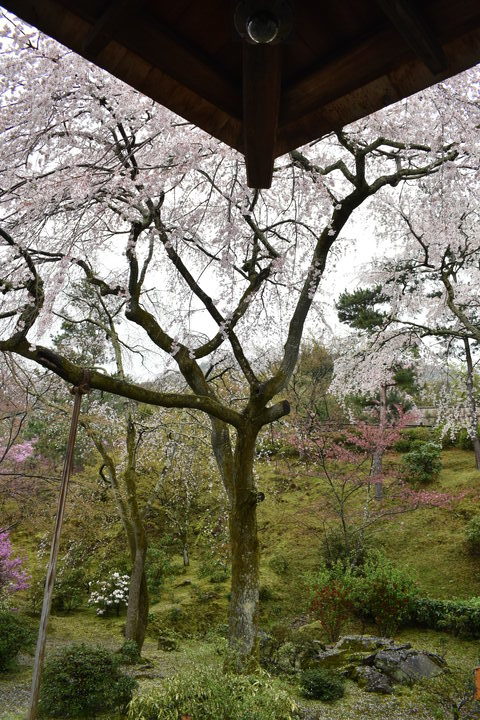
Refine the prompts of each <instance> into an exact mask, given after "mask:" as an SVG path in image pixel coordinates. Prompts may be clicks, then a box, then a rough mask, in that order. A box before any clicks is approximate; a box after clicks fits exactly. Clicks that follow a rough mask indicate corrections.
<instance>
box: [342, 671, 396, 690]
mask: <svg viewBox="0 0 480 720" xmlns="http://www.w3.org/2000/svg"><path fill="white" fill-rule="evenodd" d="M352 679H353V680H356V681H357V683H358V684H359V685H360V687H361V688H363V689H364V690H365V691H366V692H373V693H379V694H380V695H391V694H392V693H393V687H392V684H391V681H390V680H389V679H388V678H387V677H386V676H385V675H383V674H382V673H381V672H379V671H378V670H375V668H373V667H368V665H367V666H360V667H356V668H355V669H354V671H353V673H352Z"/></svg>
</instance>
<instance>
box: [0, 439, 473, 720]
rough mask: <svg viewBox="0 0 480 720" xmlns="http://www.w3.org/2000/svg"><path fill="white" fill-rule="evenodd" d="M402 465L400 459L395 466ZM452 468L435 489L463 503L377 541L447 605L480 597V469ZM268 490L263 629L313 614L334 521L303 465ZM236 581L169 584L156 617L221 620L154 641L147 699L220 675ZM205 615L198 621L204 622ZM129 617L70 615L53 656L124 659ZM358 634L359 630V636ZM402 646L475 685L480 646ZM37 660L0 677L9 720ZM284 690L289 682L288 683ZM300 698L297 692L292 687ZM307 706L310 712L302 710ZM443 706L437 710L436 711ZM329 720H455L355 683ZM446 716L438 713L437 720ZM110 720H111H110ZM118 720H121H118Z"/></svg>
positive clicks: (55, 625) (451, 454)
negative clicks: (182, 681) (469, 545)
mask: <svg viewBox="0 0 480 720" xmlns="http://www.w3.org/2000/svg"><path fill="white" fill-rule="evenodd" d="M391 461H392V462H397V461H398V458H391ZM443 463H444V468H443V471H442V474H441V477H440V479H439V480H438V481H437V482H436V483H435V484H433V485H432V486H431V489H432V490H437V491H442V492H448V493H452V494H453V495H455V496H461V497H460V499H459V500H457V501H455V502H453V503H452V505H451V506H450V507H448V508H442V509H438V508H436V509H427V508H424V509H418V510H416V511H414V512H409V513H406V514H402V515H399V516H396V517H394V518H391V519H390V520H389V521H388V523H386V524H385V525H383V526H382V527H381V528H380V529H379V530H378V531H377V532H376V534H375V544H376V545H378V547H380V548H382V549H383V551H384V552H385V554H386V555H387V556H388V557H390V558H391V559H392V560H394V561H395V563H396V564H397V565H399V566H401V567H403V568H405V569H408V570H409V572H410V573H411V575H412V576H413V577H414V578H415V580H416V581H417V583H418V585H419V588H420V590H421V592H422V593H423V594H425V595H430V596H432V597H440V598H452V597H471V596H477V595H478V596H480V573H479V566H480V559H477V558H472V557H471V556H469V555H468V554H467V552H466V549H465V546H464V528H465V525H466V522H467V521H468V519H469V518H470V517H471V516H472V515H474V514H476V513H477V512H480V503H479V500H480V473H478V472H477V471H476V470H475V469H474V465H473V454H472V453H470V452H466V451H461V450H448V451H446V452H444V453H443ZM258 475H259V486H260V489H261V490H262V491H264V492H265V496H266V498H265V501H264V502H263V503H261V504H260V506H259V532H260V542H261V548H262V570H261V584H262V588H263V589H262V595H263V597H264V602H263V607H262V618H261V624H262V626H264V627H268V626H269V625H270V624H272V623H274V622H278V621H281V620H282V619H283V618H286V619H287V621H289V619H290V618H292V617H295V616H297V617H298V616H300V615H302V614H303V613H305V612H306V610H307V598H306V591H305V581H304V579H303V578H304V576H305V575H306V574H308V573H309V572H311V571H314V570H315V569H316V568H318V567H319V564H320V559H321V556H320V547H321V539H322V531H323V527H324V523H325V522H328V521H331V520H332V518H331V515H329V513H328V510H327V509H326V507H325V503H324V501H323V496H322V485H323V483H322V480H321V478H319V477H315V476H310V475H313V473H311V474H310V473H309V475H308V476H307V474H306V472H305V468H304V467H302V466H301V465H300V464H299V463H298V462H297V461H296V460H295V459H291V460H289V461H288V463H286V462H282V463H281V464H276V463H275V462H270V463H264V464H262V465H260V466H259V467H258ZM228 590H229V582H228V581H226V582H223V583H211V582H210V581H209V579H208V578H200V577H199V573H198V559H197V558H196V553H195V552H194V553H193V558H192V565H191V567H190V568H188V570H187V572H184V573H183V574H177V575H175V576H172V577H169V578H168V582H167V584H166V586H165V587H164V589H163V591H162V594H161V598H160V602H158V603H156V604H154V605H153V606H152V608H151V610H152V613H153V614H154V615H159V616H160V617H162V618H163V617H165V616H167V615H168V613H169V612H171V611H172V609H175V608H182V609H183V612H184V614H185V623H186V627H185V626H184V627H183V628H182V631H184V632H185V631H186V632H187V633H188V625H189V623H191V625H192V627H193V626H194V625H195V617H196V616H202V615H203V614H206V613H207V612H209V611H211V609H212V605H213V604H215V608H216V609H215V616H214V619H213V620H212V622H211V626H212V632H207V633H206V634H204V636H203V637H201V638H199V637H191V638H182V639H180V641H179V643H180V644H179V648H178V650H177V651H174V652H163V651H161V650H158V649H157V646H156V640H155V637H148V638H147V642H146V644H145V648H144V653H143V655H144V658H145V660H146V661H148V665H150V666H151V667H149V668H146V669H145V670H144V671H142V670H140V671H139V672H140V675H141V677H140V678H139V680H140V687H141V691H146V690H147V689H148V688H149V687H152V686H154V685H158V684H159V683H162V682H163V679H164V678H168V677H169V676H171V675H173V674H175V673H177V672H179V671H181V670H183V669H187V668H191V667H212V668H218V669H219V668H220V666H221V662H222V654H221V653H222V650H223V648H224V641H223V639H222V638H221V637H220V636H219V635H218V634H217V635H216V634H215V632H214V631H213V630H214V628H215V625H221V624H222V623H225V619H226V612H227V604H228ZM194 616H195V617H194ZM124 621H125V620H124V618H122V617H121V618H118V619H117V618H106V619H105V618H98V617H96V615H95V614H94V612H93V610H91V609H85V610H82V611H80V612H76V613H73V614H71V615H66V616H61V617H60V616H54V617H52V621H51V625H50V634H49V645H48V649H47V652H52V651H53V650H54V649H55V648H56V647H59V646H61V645H64V644H68V643H72V642H86V643H91V644H100V645H102V646H104V647H108V648H110V649H112V650H117V649H119V648H120V646H121V644H122V640H123V638H122V626H123V623H124ZM349 630H352V631H356V630H357V631H358V627H356V626H355V625H352V627H350V628H349ZM398 639H402V640H404V641H409V642H411V643H412V645H413V646H414V647H416V648H420V649H427V650H431V651H434V652H440V653H441V654H442V655H443V654H445V655H446V659H447V661H448V662H449V665H450V666H451V667H452V668H453V670H454V674H455V673H456V672H458V673H461V674H463V676H465V677H468V676H470V675H471V672H472V670H473V668H474V667H475V666H476V665H477V664H478V663H479V656H480V646H479V643H478V642H477V641H475V642H473V641H466V640H460V639H458V638H453V637H451V636H449V635H447V634H445V633H438V632H433V631H426V630H412V629H408V630H405V631H403V632H402V633H401V634H400V635H399V638H398ZM31 665H32V659H31V658H29V657H27V656H25V657H22V658H21V659H20V665H19V668H18V669H17V670H16V671H15V672H10V673H6V674H3V675H2V676H0V720H20V718H22V719H23V717H24V713H25V710H26V707H27V702H28V692H29V685H30V676H31ZM282 682H285V683H287V684H288V683H289V681H288V680H284V681H282ZM290 689H291V691H292V692H293V693H297V688H296V686H295V685H291V686H290ZM300 701H301V702H302V704H303V705H308V704H309V703H307V702H306V701H302V700H300ZM434 704H435V703H434ZM310 705H312V706H314V707H316V709H317V711H318V712H319V713H320V714H319V716H318V717H319V718H325V720H337V719H338V720H339V719H340V718H341V719H342V720H357V718H358V719H360V718H362V720H378V719H379V718H382V717H388V718H389V720H404V718H410V717H416V718H417V719H418V720H424V719H425V720H426V719H427V718H428V719H429V720H432V719H433V718H435V719H436V718H437V717H438V718H441V717H448V715H446V714H443V715H441V714H440V715H438V712H441V711H440V710H438V709H437V710H432V708H431V705H432V697H431V693H430V692H427V691H426V690H424V689H423V688H422V687H420V686H415V688H413V689H405V690H400V691H399V692H398V693H397V694H396V695H395V696H394V697H387V698H383V697H378V696H374V695H369V694H366V693H364V692H363V691H361V690H359V689H358V687H357V686H356V685H355V684H354V683H348V685H347V693H346V696H345V698H344V699H342V700H341V701H337V702H336V703H333V704H327V705H326V704H319V703H310ZM435 713H436V714H435ZM104 720H107V719H106V718H105V719H104ZM109 720H114V719H113V718H109Z"/></svg>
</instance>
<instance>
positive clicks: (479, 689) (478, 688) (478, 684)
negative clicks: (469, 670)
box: [474, 667, 480, 700]
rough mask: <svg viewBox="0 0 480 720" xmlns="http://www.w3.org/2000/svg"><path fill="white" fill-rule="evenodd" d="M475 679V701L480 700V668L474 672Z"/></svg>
mask: <svg viewBox="0 0 480 720" xmlns="http://www.w3.org/2000/svg"><path fill="white" fill-rule="evenodd" d="M474 679H475V696H474V699H475V700H480V667H476V668H475V670H474Z"/></svg>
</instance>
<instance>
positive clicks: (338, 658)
mask: <svg viewBox="0 0 480 720" xmlns="http://www.w3.org/2000/svg"><path fill="white" fill-rule="evenodd" d="M301 664H302V669H303V668H304V667H308V668H317V667H323V668H329V669H336V670H339V671H340V672H342V673H343V674H344V675H346V676H347V677H350V678H351V679H352V680H356V682H358V684H359V685H360V686H361V687H363V688H364V689H365V690H366V692H374V693H381V694H390V693H392V692H393V687H392V686H393V685H395V684H400V685H412V684H413V683H415V682H418V681H419V680H424V679H428V678H431V677H435V676H436V675H439V674H440V673H442V672H443V671H444V668H445V666H446V663H445V661H444V660H443V659H442V658H441V657H439V656H438V655H435V654H434V653H429V652H426V651H422V650H415V649H414V648H412V646H411V645H410V643H403V644H396V643H395V642H394V641H393V640H392V639H390V638H382V637H376V636H371V635H346V636H344V637H342V638H340V640H339V641H338V642H337V643H336V644H335V645H333V646H331V647H329V648H327V649H326V650H321V651H320V652H316V653H313V654H311V655H310V656H308V657H305V658H302V659H301Z"/></svg>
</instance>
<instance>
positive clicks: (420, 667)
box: [374, 648, 446, 685]
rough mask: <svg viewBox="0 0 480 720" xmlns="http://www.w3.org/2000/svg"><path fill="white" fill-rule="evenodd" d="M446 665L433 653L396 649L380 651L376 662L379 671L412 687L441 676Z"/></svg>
mask: <svg viewBox="0 0 480 720" xmlns="http://www.w3.org/2000/svg"><path fill="white" fill-rule="evenodd" d="M445 664H446V663H445V661H444V660H442V659H441V658H440V657H438V655H434V654H433V653H428V652H423V651H418V650H411V649H400V650H399V649H396V648H393V649H391V650H380V651H379V652H378V653H377V654H376V656H375V660H374V665H375V667H376V669H377V670H379V671H380V672H382V673H384V674H385V675H388V677H390V678H391V679H392V680H393V681H394V682H397V683H400V684H402V685H411V684H412V683H414V682H416V681H418V680H422V679H425V678H430V677H434V676H435V675H439V674H440V673H441V672H442V671H443V668H444V667H445Z"/></svg>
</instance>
